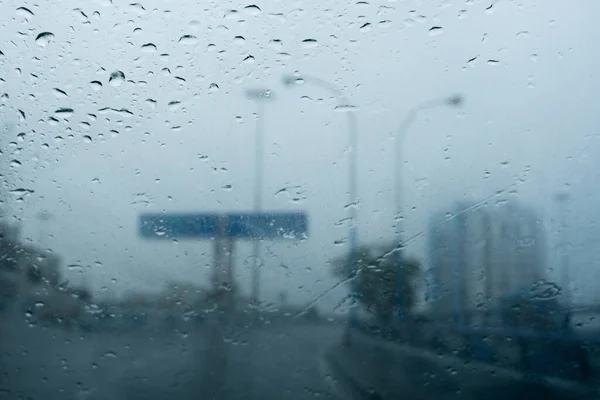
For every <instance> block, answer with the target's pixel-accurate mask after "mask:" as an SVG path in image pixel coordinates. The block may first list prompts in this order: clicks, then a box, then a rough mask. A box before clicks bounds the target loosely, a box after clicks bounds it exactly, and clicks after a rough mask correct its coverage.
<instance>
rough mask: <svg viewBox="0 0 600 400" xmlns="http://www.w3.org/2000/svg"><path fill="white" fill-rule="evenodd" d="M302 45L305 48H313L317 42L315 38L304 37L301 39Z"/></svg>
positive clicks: (317, 44)
mask: <svg viewBox="0 0 600 400" xmlns="http://www.w3.org/2000/svg"><path fill="white" fill-rule="evenodd" d="M302 46H303V47H304V48H306V49H313V48H315V47H317V46H319V42H318V41H317V40H316V39H304V40H303V41H302Z"/></svg>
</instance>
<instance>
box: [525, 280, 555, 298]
mask: <svg viewBox="0 0 600 400" xmlns="http://www.w3.org/2000/svg"><path fill="white" fill-rule="evenodd" d="M560 293H561V288H560V286H558V285H557V284H556V283H554V282H549V281H545V280H541V281H538V282H536V283H534V284H533V285H532V286H531V291H530V294H529V295H530V297H531V298H532V299H538V300H549V299H553V298H555V297H557V296H558V295H560Z"/></svg>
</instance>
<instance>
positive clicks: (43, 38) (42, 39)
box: [35, 32, 54, 47]
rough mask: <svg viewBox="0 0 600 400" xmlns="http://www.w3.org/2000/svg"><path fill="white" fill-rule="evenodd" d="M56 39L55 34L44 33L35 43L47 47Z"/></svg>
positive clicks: (38, 36)
mask: <svg viewBox="0 0 600 400" xmlns="http://www.w3.org/2000/svg"><path fill="white" fill-rule="evenodd" d="M53 39H54V33H52V32H42V33H40V34H39V35H37V37H36V38H35V43H36V44H37V45H38V46H40V47H45V46H47V45H48V43H50V42H51V41H52V40H53Z"/></svg>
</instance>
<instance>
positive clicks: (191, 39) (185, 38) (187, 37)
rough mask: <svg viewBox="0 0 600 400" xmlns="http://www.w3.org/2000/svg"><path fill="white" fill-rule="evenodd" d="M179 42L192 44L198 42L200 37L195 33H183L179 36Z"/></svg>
mask: <svg viewBox="0 0 600 400" xmlns="http://www.w3.org/2000/svg"><path fill="white" fill-rule="evenodd" d="M178 43H179V44H182V45H185V46H191V45H194V44H196V43H198V38H196V36H194V35H183V36H182V37H180V38H179V41H178Z"/></svg>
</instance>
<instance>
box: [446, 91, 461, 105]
mask: <svg viewBox="0 0 600 400" xmlns="http://www.w3.org/2000/svg"><path fill="white" fill-rule="evenodd" d="M464 102H465V98H464V97H463V96H461V95H460V94H457V95H454V96H450V97H448V98H447V99H446V104H448V105H449V106H452V107H460V106H462V104H463V103H464Z"/></svg>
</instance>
